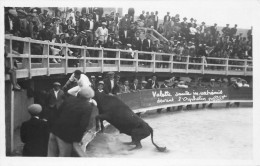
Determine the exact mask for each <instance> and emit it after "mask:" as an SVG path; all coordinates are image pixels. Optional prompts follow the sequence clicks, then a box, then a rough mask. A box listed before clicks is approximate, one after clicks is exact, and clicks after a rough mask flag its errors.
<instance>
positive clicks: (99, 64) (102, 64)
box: [98, 48, 104, 73]
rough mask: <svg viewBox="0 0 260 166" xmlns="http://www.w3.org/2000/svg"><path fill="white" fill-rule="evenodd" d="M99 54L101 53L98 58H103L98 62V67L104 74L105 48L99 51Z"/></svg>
mask: <svg viewBox="0 0 260 166" xmlns="http://www.w3.org/2000/svg"><path fill="white" fill-rule="evenodd" d="M98 52H99V54H98V57H99V58H101V60H100V61H98V66H100V67H101V73H103V71H104V48H102V50H99V51H98Z"/></svg>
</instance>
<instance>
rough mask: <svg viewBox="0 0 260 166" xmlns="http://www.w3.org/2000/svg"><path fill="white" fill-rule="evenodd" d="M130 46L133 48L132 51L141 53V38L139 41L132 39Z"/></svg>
mask: <svg viewBox="0 0 260 166" xmlns="http://www.w3.org/2000/svg"><path fill="white" fill-rule="evenodd" d="M132 46H133V50H138V51H141V48H142V40H141V38H140V37H139V39H137V38H136V37H134V38H133V40H132Z"/></svg>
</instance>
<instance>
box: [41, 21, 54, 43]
mask: <svg viewBox="0 0 260 166" xmlns="http://www.w3.org/2000/svg"><path fill="white" fill-rule="evenodd" d="M52 37H53V32H52V31H51V23H50V22H47V23H45V28H44V29H43V30H41V31H40V32H39V39H40V40H49V41H52Z"/></svg>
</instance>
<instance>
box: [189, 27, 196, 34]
mask: <svg viewBox="0 0 260 166" xmlns="http://www.w3.org/2000/svg"><path fill="white" fill-rule="evenodd" d="M196 33H197V29H196V28H194V27H190V34H191V35H195V34H196Z"/></svg>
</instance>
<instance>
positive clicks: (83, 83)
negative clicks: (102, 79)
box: [63, 70, 91, 96]
mask: <svg viewBox="0 0 260 166" xmlns="http://www.w3.org/2000/svg"><path fill="white" fill-rule="evenodd" d="M73 82H77V84H78V86H75V87H73V88H71V89H69V90H68V93H69V94H70V95H73V96H77V94H78V92H79V91H80V90H81V89H82V88H84V87H87V86H91V82H90V81H89V78H88V76H86V75H85V74H82V73H81V71H80V70H76V71H74V73H73V74H72V75H71V76H70V78H69V80H68V81H67V83H66V84H65V85H64V86H63V89H66V88H67V87H68V85H70V84H71V83H73Z"/></svg>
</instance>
